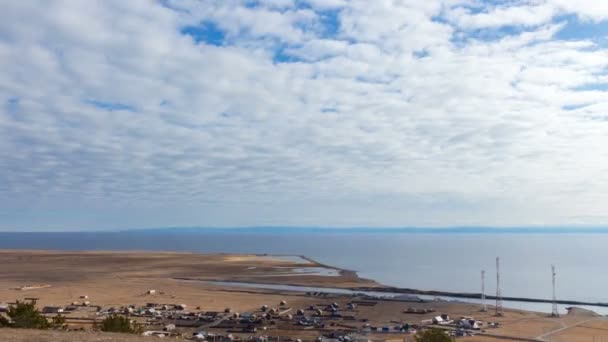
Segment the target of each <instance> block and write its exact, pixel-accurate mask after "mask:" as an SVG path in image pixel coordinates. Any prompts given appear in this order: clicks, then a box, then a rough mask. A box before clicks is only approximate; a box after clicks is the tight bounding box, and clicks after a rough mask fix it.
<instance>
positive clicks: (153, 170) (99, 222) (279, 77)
mask: <svg viewBox="0 0 608 342" xmlns="http://www.w3.org/2000/svg"><path fill="white" fill-rule="evenodd" d="M0 16H1V18H0V19H1V20H0V65H2V66H3V68H2V70H3V72H2V73H0V102H2V104H3V105H2V106H0V165H1V166H2V167H1V168H0V195H1V196H0V230H6V231H23V230H98V229H125V228H145V227H164V226H213V227H233V226H330V227H360V226H363V227H370V226H372V227H373V226H381V227H405V226H417V227H434V226H442V227H445V226H510V227H512V226H551V225H553V226H555V225H559V226H564V225H576V226H586V225H588V226H602V225H606V224H608V216H607V215H608V214H606V213H605V205H603V204H604V203H607V201H608V158H606V155H607V153H608V147H607V146H608V126H607V125H608V100H607V99H608V96H607V95H608V94H607V92H608V69H607V67H608V44H607V43H608V41H607V38H608V2H601V1H595V0H579V1H570V0H527V1H526V0H515V1H509V2H502V1H481V0H443V1H441V0H429V1H417V0H402V1H396V0H395V1H389V0H378V1H373V2H371V1H363V0H360V1H348V0H267V1H252V0H242V1H240V0H228V1H212V0H201V1H193V0H192V1H190V0H188V1H173V0H163V1H153V0H133V1H113V0H110V1H100V2H86V3H85V2H78V1H73V2H57V3H54V2H53V3H48V2H44V1H13V2H4V3H2V4H0Z"/></svg>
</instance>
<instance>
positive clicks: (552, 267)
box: [551, 265, 559, 317]
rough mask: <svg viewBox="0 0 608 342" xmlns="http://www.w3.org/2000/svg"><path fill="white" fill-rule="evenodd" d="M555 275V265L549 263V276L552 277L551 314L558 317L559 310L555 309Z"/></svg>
mask: <svg viewBox="0 0 608 342" xmlns="http://www.w3.org/2000/svg"><path fill="white" fill-rule="evenodd" d="M556 275H557V273H555V265H551V277H552V281H553V308H552V310H551V316H553V317H559V311H557V297H556V295H555V276H556Z"/></svg>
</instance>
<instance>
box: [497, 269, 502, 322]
mask: <svg viewBox="0 0 608 342" xmlns="http://www.w3.org/2000/svg"><path fill="white" fill-rule="evenodd" d="M502 315H503V312H502V290H501V289H500V258H499V257H496V316H502Z"/></svg>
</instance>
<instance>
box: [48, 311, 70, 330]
mask: <svg viewBox="0 0 608 342" xmlns="http://www.w3.org/2000/svg"><path fill="white" fill-rule="evenodd" d="M50 327H51V328H53V329H65V328H67V324H66V323H65V317H63V316H61V314H58V315H57V316H55V317H53V318H52V319H51V325H50Z"/></svg>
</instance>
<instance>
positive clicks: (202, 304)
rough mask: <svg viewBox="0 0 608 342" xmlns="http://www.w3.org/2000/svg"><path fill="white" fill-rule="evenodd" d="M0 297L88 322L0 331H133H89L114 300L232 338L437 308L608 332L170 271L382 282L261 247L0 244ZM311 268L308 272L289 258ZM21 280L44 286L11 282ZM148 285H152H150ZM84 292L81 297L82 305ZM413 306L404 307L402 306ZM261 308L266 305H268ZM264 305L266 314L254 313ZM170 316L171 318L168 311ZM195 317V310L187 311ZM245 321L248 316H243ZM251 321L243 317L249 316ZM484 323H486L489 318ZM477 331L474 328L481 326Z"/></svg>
mask: <svg viewBox="0 0 608 342" xmlns="http://www.w3.org/2000/svg"><path fill="white" fill-rule="evenodd" d="M0 265H2V272H1V273H0V303H3V302H5V303H6V302H9V303H10V302H14V301H15V300H24V299H25V298H37V303H38V305H39V306H40V307H41V308H42V307H45V306H49V307H62V308H68V307H70V308H71V309H73V311H71V312H70V313H66V317H67V318H68V322H69V324H70V326H71V327H72V328H84V329H86V330H87V332H48V331H17V330H11V329H4V330H1V331H0V341H66V342H67V341H139V340H143V339H145V340H150V339H152V340H156V339H157V337H149V338H143V337H135V336H123V335H115V334H104V333H96V332H91V331H89V330H90V329H91V327H92V325H93V322H95V321H96V320H97V321H98V320H100V319H102V318H103V316H104V315H105V314H106V313H108V312H111V310H119V311H120V310H122V311H121V312H123V311H124V312H130V315H131V316H132V317H133V318H134V319H136V320H138V321H139V322H141V323H142V324H147V325H146V329H148V330H162V328H163V325H164V324H168V323H171V324H176V325H177V328H176V331H177V332H176V334H180V335H182V336H192V334H193V333H195V332H198V331H201V330H204V331H206V332H207V333H212V334H214V335H227V334H231V335H232V336H233V337H234V338H235V339H236V340H242V341H246V340H247V339H248V338H249V337H252V336H254V337H255V338H262V337H263V336H273V337H281V340H286V339H293V340H295V339H297V338H299V339H302V340H303V341H305V342H306V341H311V342H312V341H315V340H316V339H317V338H318V337H319V336H321V335H325V336H331V335H332V334H333V336H338V335H339V336H343V335H347V334H349V336H355V335H356V336H363V337H364V338H365V339H366V340H367V339H370V340H378V341H380V340H399V341H404V340H405V341H408V339H410V338H411V337H412V335H411V334H408V333H407V332H404V331H401V330H403V326H404V325H405V324H407V325H408V327H410V328H414V329H419V328H424V327H427V326H433V318H434V317H435V316H437V315H440V314H445V315H447V316H449V317H450V319H449V320H450V321H452V323H450V324H451V325H441V326H439V327H441V328H444V329H447V330H455V329H456V327H455V324H457V322H458V321H459V320H460V318H461V317H474V318H475V320H478V321H481V322H483V325H482V326H483V330H484V331H485V332H483V334H485V335H484V336H473V337H471V336H469V337H464V338H462V341H489V340H493V341H501V340H503V341H507V340H513V339H514V338H519V339H520V340H536V341H549V340H550V341H568V342H578V341H593V340H594V339H595V340H598V341H600V340H603V339H605V340H608V321H606V319H605V317H602V316H597V315H593V314H592V313H589V312H586V311H581V310H572V311H571V313H570V314H568V315H563V316H562V317H558V318H552V317H548V316H547V315H546V314H540V313H534V312H526V311H519V310H506V311H505V315H504V317H494V316H493V315H492V312H491V309H492V308H490V311H489V312H480V311H479V309H480V307H479V306H478V305H475V304H466V303H451V302H444V301H437V302H435V301H429V302H424V303H413V302H407V301H395V300H383V299H378V298H368V297H362V296H355V295H344V294H318V293H317V294H315V293H305V292H294V291H281V290H261V289H254V288H239V287H234V286H230V287H227V286H219V285H213V284H204V282H188V281H179V280H176V278H188V279H197V280H203V281H205V280H222V281H233V282H234V281H236V282H267V283H274V284H297V285H302V286H318V287H334V288H344V289H349V288H372V289H379V288H383V287H382V285H380V284H377V283H376V282H374V281H372V280H367V279H361V278H359V277H358V276H357V275H356V273H355V272H353V271H345V270H339V269H337V268H333V267H331V266H328V265H322V264H319V263H316V262H315V261H314V260H309V259H307V262H302V261H301V260H299V259H298V260H295V259H291V258H287V259H286V258H284V257H283V258H282V257H272V256H267V255H261V256H260V255H234V254H209V255H205V254H193V253H165V252H163V253H154V252H145V253H144V252H63V251H0ZM307 267H310V268H311V272H310V273H301V271H295V272H294V275H291V276H288V277H287V276H282V275H281V274H284V273H285V272H286V271H287V272H288V271H289V269H290V268H293V269H298V270H299V269H302V268H307ZM317 268H330V269H333V270H337V271H339V274H337V275H334V276H323V275H318V274H315V272H316V271H315V270H316V269H317ZM27 284H48V285H51V286H50V287H46V288H36V289H31V290H28V291H21V290H16V288H18V287H19V286H23V285H27ZM151 290H154V291H151ZM85 302H87V304H86V305H85ZM264 308H266V309H264ZM408 309H411V310H408ZM265 310H266V311H265ZM265 314H268V318H267V319H266V318H265V319H264V320H260V318H261V317H263V316H264V315H265ZM169 317H171V318H169ZM192 317H194V318H192ZM243 322H245V323H243ZM247 322H249V323H247ZM490 323H496V324H492V326H493V327H490ZM475 333H477V334H481V333H482V331H481V330H480V331H476V332H475Z"/></svg>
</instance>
